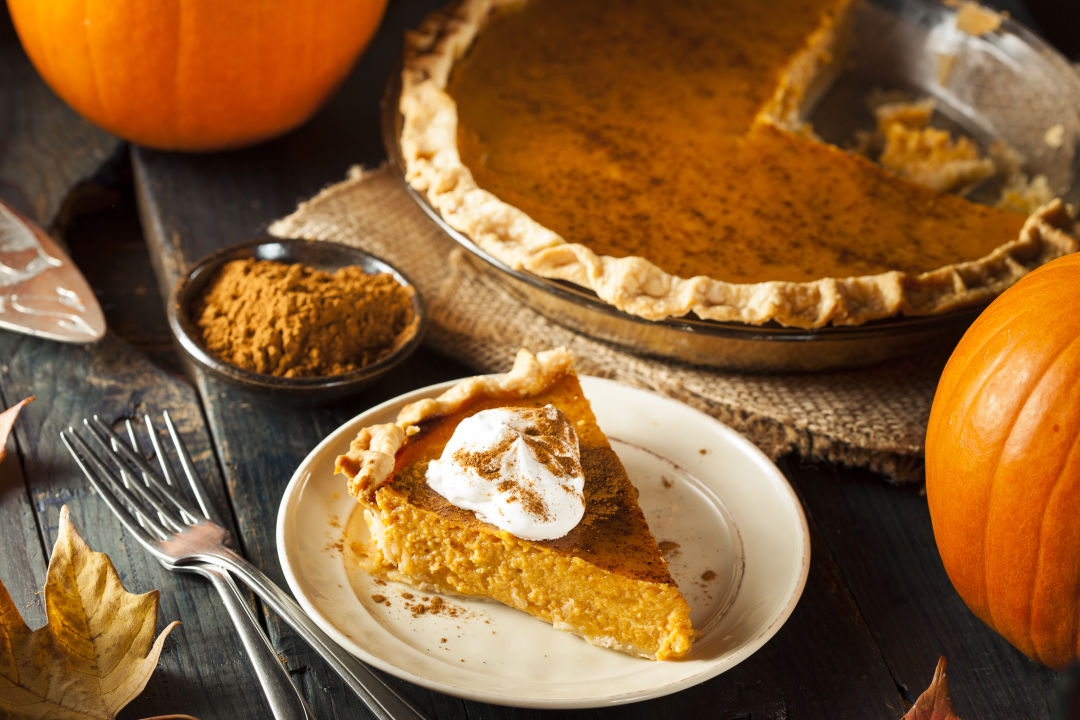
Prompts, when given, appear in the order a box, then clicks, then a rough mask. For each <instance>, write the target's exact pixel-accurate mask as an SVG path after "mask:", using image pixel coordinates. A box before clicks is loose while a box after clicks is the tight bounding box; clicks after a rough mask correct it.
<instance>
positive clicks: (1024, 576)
mask: <svg viewBox="0 0 1080 720" xmlns="http://www.w3.org/2000/svg"><path fill="white" fill-rule="evenodd" d="M926 497H927V501H928V504H929V508H930V519H931V521H932V523H933V527H934V539H935V541H936V542H937V546H938V550H939V552H940V554H941V560H942V562H943V563H944V565H945V571H946V572H947V573H948V575H949V579H950V580H951V581H952V583H953V586H954V587H955V588H956V590H957V592H958V593H959V594H960V597H961V598H963V600H964V602H965V603H967V605H968V607H969V608H971V610H972V611H973V612H974V613H975V614H976V615H977V616H978V617H979V618H980V619H982V620H983V622H985V623H986V624H987V625H989V626H990V627H991V628H993V629H994V630H995V631H997V632H998V633H999V634H1001V635H1002V636H1003V637H1004V638H1005V639H1006V640H1008V641H1009V642H1010V643H1012V644H1013V645H1015V646H1016V647H1017V648H1019V649H1020V650H1021V651H1022V652H1023V653H1024V654H1026V655H1028V656H1029V657H1031V658H1032V659H1034V660H1037V661H1039V662H1041V663H1043V664H1045V665H1048V666H1050V667H1053V668H1062V667H1065V666H1066V665H1069V664H1071V663H1073V662H1075V661H1076V660H1077V659H1080V254H1072V255H1067V256H1065V257H1062V258H1059V259H1057V260H1055V261H1053V262H1050V263H1048V264H1046V265H1044V266H1042V267H1041V268H1039V269H1037V270H1035V271H1033V272H1032V273H1030V274H1028V275H1027V276H1025V277H1024V278H1022V279H1021V280H1020V281H1019V282H1018V283H1016V285H1014V286H1013V287H1011V288H1010V289H1008V290H1006V291H1005V292H1004V293H1002V295H1000V296H999V297H998V298H997V299H996V300H995V301H994V302H993V303H991V304H990V306H989V307H988V308H987V309H986V310H985V311H984V312H983V313H982V314H981V315H980V316H979V317H978V318H977V319H976V321H975V322H974V323H973V324H972V326H971V327H970V328H969V329H968V331H967V333H966V334H965V335H964V337H963V338H962V339H961V341H960V343H959V344H958V345H957V347H956V350H955V351H954V352H953V354H952V356H951V357H950V358H949V362H948V364H947V365H946V367H945V370H944V372H943V374H942V376H941V380H940V382H939V384H938V387H937V393H936V394H935V396H934V402H933V406H932V408H931V411H930V422H929V426H928V428H927V433H926Z"/></svg>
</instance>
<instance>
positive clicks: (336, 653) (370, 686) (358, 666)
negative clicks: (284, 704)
mask: <svg viewBox="0 0 1080 720" xmlns="http://www.w3.org/2000/svg"><path fill="white" fill-rule="evenodd" d="M196 557H197V558H198V559H199V560H200V561H205V562H209V563H212V564H216V565H218V566H220V567H222V568H224V569H226V570H229V571H230V572H231V573H232V574H233V575H234V576H235V577H236V579H237V580H239V581H240V582H242V583H244V584H245V585H247V586H248V587H249V588H251V590H253V591H254V592H255V594H256V595H258V596H259V598H261V599H262V601H263V602H265V603H266V604H267V605H268V606H269V607H270V609H271V610H273V611H274V612H276V613H277V614H278V615H280V616H281V617H282V619H284V620H285V622H286V623H287V624H288V625H289V627H291V628H292V629H293V630H295V631H296V633H297V634H299V635H300V636H301V637H302V638H304V640H306V641H307V642H308V644H310V645H311V646H312V647H313V648H314V649H315V650H316V652H318V653H319V655H321V656H322V657H323V659H325V660H326V662H327V663H329V665H330V667H332V668H333V669H334V671H335V672H336V673H337V674H338V675H340V676H341V679H342V680H344V681H345V683H346V684H347V685H348V686H349V687H350V688H352V690H353V692H355V693H356V694H357V695H358V696H359V697H360V699H361V700H362V701H363V702H364V704H365V705H366V706H367V708H368V710H370V711H371V713H372V715H374V716H375V717H376V718H378V720H427V718H426V716H425V715H424V714H423V713H421V712H420V711H419V710H417V709H416V708H415V707H413V705H412V704H411V703H409V701H408V700H406V699H405V698H403V697H401V696H400V695H398V693H397V691H396V690H394V689H393V688H392V687H390V686H389V685H387V684H386V681H385V680H383V679H382V678H381V677H379V676H378V675H376V674H375V673H374V672H372V671H371V670H370V669H369V668H368V667H367V666H365V665H364V664H363V663H361V662H360V661H359V660H357V659H356V658H354V657H353V656H352V655H349V654H348V653H347V652H346V651H345V650H344V649H343V648H342V647H341V646H340V645H338V644H337V643H336V642H335V641H334V640H333V639H332V638H331V637H330V636H329V635H327V634H326V633H325V632H323V630H322V629H321V628H320V627H319V626H318V625H316V624H315V623H314V622H313V621H312V620H311V618H309V617H308V614H307V613H306V612H304V609H303V608H301V607H300V606H299V605H298V604H297V603H296V601H295V600H293V599H292V598H291V597H290V596H289V595H288V594H287V593H286V592H285V591H284V590H282V589H281V588H280V587H278V586H277V585H276V584H275V583H274V581H273V580H271V579H270V578H268V577H267V576H266V575H265V574H264V573H263V572H262V571H261V570H259V569H258V568H257V567H255V566H254V565H252V564H251V563H250V562H248V561H247V560H245V559H244V558H243V557H241V556H239V555H237V554H235V553H233V552H231V551H229V550H227V549H226V550H225V551H223V552H215V553H213V554H212V555H211V554H201V555H197V556H196Z"/></svg>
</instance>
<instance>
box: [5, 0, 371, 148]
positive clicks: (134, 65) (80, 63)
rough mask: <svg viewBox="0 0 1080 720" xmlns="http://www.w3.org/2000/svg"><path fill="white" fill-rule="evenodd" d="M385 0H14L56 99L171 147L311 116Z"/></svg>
mask: <svg viewBox="0 0 1080 720" xmlns="http://www.w3.org/2000/svg"><path fill="white" fill-rule="evenodd" d="M385 6H386V0H260V2H248V1H247V0H150V1H147V0H105V2H95V3H87V2H85V1H84V0H78V1H76V0H48V1H47V2H43V1H42V0H8V9H9V10H10V13H11V18H12V20H13V21H14V24H15V29H16V30H17V31H18V34H19V38H20V40H21V41H22V44H23V48H25V50H26V54H27V55H28V56H29V57H30V60H31V61H32V62H33V63H34V66H35V67H36V68H37V70H38V72H39V73H41V76H42V77H43V78H45V81H46V82H48V84H49V85H50V86H51V87H52V89H53V90H54V91H56V93H57V94H58V95H59V96H60V97H61V98H63V99H64V100H65V101H66V102H67V103H68V104H69V105H71V106H72V107H73V108H75V109H76V110H78V111H79V112H80V113H81V114H82V115H83V116H85V117H86V118H88V119H89V120H91V121H92V122H94V123H96V124H97V125H100V126H101V127H103V128H105V129H106V130H109V131H110V132H112V133H115V134H116V135H119V136H121V137H123V138H126V139H128V140H130V141H132V142H135V143H139V144H141V145H146V146H149V147H154V148H160V149H169V150H218V149H223V148H232V147H238V146H241V145H247V144H250V143H254V142H258V141H260V140H265V139H267V138H270V137H273V136H275V135H278V134H280V133H283V132H285V131H287V130H289V129H291V128H293V127H296V126H297V125H299V124H300V123H302V122H304V121H305V120H307V119H308V118H309V117H310V116H311V115H312V114H314V112H315V111H316V110H317V109H318V108H319V106H320V105H321V104H322V103H323V101H324V100H326V98H327V97H329V95H330V93H331V92H333V91H334V90H335V89H336V88H337V86H338V85H339V84H340V83H341V81H342V80H343V79H344V78H345V76H346V74H347V73H348V72H349V70H350V68H351V67H352V65H353V63H354V62H355V60H356V58H357V57H358V56H359V54H360V52H361V51H362V50H363V49H364V46H365V45H366V44H367V42H368V41H369V40H370V39H371V36H372V35H373V34H374V32H375V29H376V27H377V26H378V24H379V20H380V18H381V17H382V12H383V9H384V8H385Z"/></svg>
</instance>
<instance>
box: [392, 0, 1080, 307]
mask: <svg viewBox="0 0 1080 720" xmlns="http://www.w3.org/2000/svg"><path fill="white" fill-rule="evenodd" d="M855 8H856V6H855V2H854V0H776V2H770V3H761V2H757V1H756V0H730V1H729V2H723V3H709V2H700V3H699V2H688V3H656V2H651V1H649V0H589V1H588V2H582V0H529V1H528V2H521V0H514V1H507V0H464V1H463V2H460V3H459V4H457V5H455V6H453V7H452V8H450V9H448V10H445V11H443V12H439V13H435V14H433V15H431V16H429V17H428V18H427V19H426V20H425V22H424V23H423V25H422V26H421V27H420V28H419V29H418V30H416V31H414V32H411V33H409V34H408V35H407V38H406V51H405V61H404V67H403V71H402V93H401V98H400V111H401V115H402V131H401V139H400V144H401V151H402V155H403V158H404V161H405V175H406V180H407V181H408V182H409V183H410V184H411V185H412V186H413V187H414V188H415V189H416V190H418V191H419V192H421V193H422V194H423V195H424V196H425V197H426V198H427V201H428V202H429V203H430V204H431V205H432V206H433V207H434V208H435V209H436V210H437V211H438V212H439V213H440V214H441V216H442V217H443V218H444V219H445V221H446V222H447V223H448V224H449V225H450V226H452V227H454V228H455V229H456V230H458V231H460V232H462V233H463V234H465V235H467V236H468V237H470V238H471V239H472V240H473V241H474V242H475V243H476V244H477V245H478V246H479V247H481V248H482V249H483V250H484V251H485V252H488V253H490V254H491V255H492V256H494V257H496V258H498V259H499V260H501V261H502V262H504V263H506V264H507V265H509V266H510V267H512V268H514V269H517V270H524V271H528V272H531V273H534V274H536V275H539V276H542V277H545V278H550V279H554V280H563V281H568V282H571V283H575V284H577V285H580V286H582V287H585V288H587V289H590V290H592V291H593V292H595V293H596V295H597V296H598V297H599V298H600V299H601V300H603V301H605V302H607V303H609V304H611V305H613V306H615V307H616V308H618V309H620V310H623V311H625V312H628V313H631V314H634V315H637V316H640V317H643V318H647V319H651V320H659V319H663V318H669V317H681V316H684V315H688V314H693V315H696V316H698V317H700V318H703V319H708V320H719V321H736V322H742V323H751V324H761V323H765V322H770V321H774V322H777V323H780V324H783V325H788V326H795V327H804V328H815V327H821V326H824V325H830V324H831V325H857V324H861V323H865V322H868V321H870V320H875V319H880V318H887V317H891V316H895V315H898V314H903V315H926V314H934V313H942V312H945V311H948V310H951V309H954V308H959V307H963V306H968V305H973V304H976V303H980V302H985V301H987V300H989V299H990V298H992V297H993V296H995V295H997V294H998V293H1000V292H1001V291H1002V290H1004V289H1005V288H1006V287H1008V286H1009V285H1011V284H1012V283H1013V282H1015V281H1016V280H1017V279H1018V278H1019V277H1020V276H1022V275H1023V274H1024V273H1026V272H1027V271H1029V270H1030V269H1032V268H1034V267H1036V266H1038V265H1041V264H1043V263H1045V262H1047V261H1048V260H1051V259H1053V258H1055V257H1058V256H1060V255H1063V254H1066V253H1069V252H1073V251H1075V250H1076V249H1077V247H1078V245H1077V240H1076V237H1075V227H1074V225H1075V221H1074V217H1073V215H1072V212H1071V210H1070V209H1069V208H1067V207H1066V206H1065V205H1064V204H1063V203H1062V202H1061V201H1060V200H1052V201H1050V202H1048V203H1045V204H1044V205H1042V206H1041V207H1039V208H1037V209H1036V210H1035V211H1034V212H1032V213H1030V214H1027V213H1021V212H1016V211H1013V210H1008V209H1002V208H995V207H989V206H984V205H979V204H976V203H973V202H970V201H968V200H966V199H964V198H963V197H960V196H958V195H954V194H950V193H947V192H942V191H941V189H940V188H942V187H953V186H955V185H957V184H960V183H961V181H963V180H964V179H968V178H976V177H978V173H980V172H983V171H984V170H985V163H981V162H980V161H979V160H978V158H975V159H973V160H970V161H969V159H968V158H967V157H966V156H964V154H963V153H964V151H966V148H964V147H963V146H962V145H959V146H957V147H956V148H954V147H952V146H950V145H949V144H948V143H947V142H946V141H943V140H942V139H940V138H938V137H935V136H933V135H931V134H929V133H923V134H921V135H920V134H919V133H917V132H916V133H908V134H907V135H905V136H904V137H902V138H899V139H900V140H903V141H904V142H906V143H907V144H906V145H905V146H904V147H905V148H906V151H914V150H919V149H920V144H922V145H925V146H926V147H927V148H929V149H928V150H926V149H924V151H925V152H937V153H938V157H940V159H941V164H940V167H936V166H935V165H934V156H933V155H931V156H930V161H929V163H928V162H924V160H925V158H922V157H918V158H915V161H914V162H916V163H917V169H918V173H917V174H916V177H917V179H919V180H920V182H915V181H914V180H912V179H908V178H907V177H903V176H902V175H901V174H898V172H894V171H893V170H889V169H886V168H885V167H882V166H881V165H878V164H877V163H874V162H873V161H871V160H869V159H868V158H866V157H863V156H861V155H857V154H855V153H851V152H847V151H845V150H842V149H840V148H838V147H835V146H832V145H828V144H825V143H823V142H821V141H819V140H818V139H816V138H815V137H814V134H813V132H812V129H811V128H809V127H808V126H807V125H806V123H805V121H804V117H805V112H806V110H807V109H808V108H810V107H812V106H813V104H814V102H815V101H816V100H817V99H818V97H819V96H820V94H821V93H822V92H823V90H824V89H825V88H827V87H828V86H829V84H830V82H831V81H832V80H833V79H834V77H835V75H836V73H837V72H838V68H839V67H840V65H841V64H842V63H843V61H844V58H845V57H846V56H847V43H848V38H849V35H850V24H851V19H852V15H853V13H854V12H855ZM896 139H897V138H894V140H896ZM935 143H936V144H935ZM958 148H959V149H958ZM890 159H892V160H896V158H893V156H892V155H890ZM897 162H900V163H902V164H903V165H904V166H905V167H910V166H911V165H912V161H911V159H910V158H907V157H900V158H899V160H898V161H897ZM894 164H896V163H894ZM958 168H959V169H958ZM894 169H895V168H894ZM958 172H959V173H960V174H959V175H957V173H958ZM935 188H939V189H935Z"/></svg>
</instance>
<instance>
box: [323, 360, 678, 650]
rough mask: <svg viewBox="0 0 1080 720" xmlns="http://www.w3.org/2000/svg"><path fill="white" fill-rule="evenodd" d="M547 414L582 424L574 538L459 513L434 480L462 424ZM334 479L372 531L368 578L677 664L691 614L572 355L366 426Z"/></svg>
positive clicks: (491, 378)
mask: <svg viewBox="0 0 1080 720" xmlns="http://www.w3.org/2000/svg"><path fill="white" fill-rule="evenodd" d="M549 403H550V404H552V405H554V406H555V407H557V408H559V409H560V410H561V411H563V413H565V415H566V418H567V419H568V420H569V421H570V422H571V423H572V424H573V425H574V427H575V430H576V433H577V437H578V444H579V448H580V452H581V466H582V469H583V471H584V475H585V483H584V491H583V497H584V504H585V510H584V515H583V517H582V519H581V521H580V522H579V523H578V524H577V526H575V527H574V528H573V529H571V530H570V531H569V532H568V533H567V534H566V535H564V536H562V537H559V538H554V539H551V540H537V541H530V540H525V539H523V538H519V537H517V536H515V535H513V534H511V533H509V532H507V531H505V530H501V529H499V528H497V527H495V526H494V525H490V524H488V523H486V522H484V521H482V520H481V519H480V518H479V517H477V516H476V515H475V514H474V513H473V512H471V511H469V510H464V509H462V508H459V507H456V506H454V505H452V504H451V503H449V502H448V501H447V500H446V499H445V498H443V497H442V496H441V495H439V494H438V493H437V492H435V491H434V490H432V489H431V488H430V487H429V486H428V485H427V482H426V470H427V467H428V463H429V462H431V461H432V460H434V459H436V458H438V457H439V456H440V455H441V453H442V452H443V448H444V447H445V445H446V442H447V441H448V440H449V438H450V436H451V435H452V434H453V432H454V430H455V429H456V427H457V424H458V423H459V422H461V421H462V420H463V419H465V418H466V417H468V416H470V415H471V414H473V413H474V412H477V411H479V410H481V409H488V408H492V407H537V408H538V407H543V406H544V405H547V404H549ZM337 471H338V472H340V473H342V474H344V475H345V476H346V477H347V478H348V488H349V492H350V494H352V495H353V496H354V497H356V499H357V501H358V502H359V503H360V507H361V508H362V511H363V513H364V515H363V519H364V522H365V524H366V525H367V528H368V530H369V534H370V540H369V541H368V542H367V543H366V545H365V546H364V547H359V546H356V547H355V548H354V549H356V550H357V552H358V553H359V555H360V556H361V558H362V562H363V565H364V567H365V569H366V570H368V571H369V572H371V573H373V574H376V575H383V576H385V577H388V578H390V579H392V580H396V581H400V582H404V583H406V584H409V585H413V586H415V587H419V588H422V589H425V590H434V591H436V592H444V593H453V594H459V595H466V596H477V597H483V598H489V599H494V600H497V601H499V602H502V603H503V604H506V605H509V606H510V607H514V608H517V609H518V610H522V611H524V612H527V613H529V614H530V615H533V616H535V617H538V618H540V619H542V620H546V621H547V622H549V623H551V624H552V625H553V626H554V627H555V628H557V629H560V630H565V631H568V632H572V633H574V634H577V635H580V636H581V637H583V638H584V639H585V640H587V641H589V642H590V643H592V644H595V645H600V646H603V647H608V648H612V649H615V650H619V651H622V652H626V653H629V654H633V655H640V656H643V657H647V658H650V659H657V660H668V659H674V658H678V657H681V656H682V655H684V654H685V653H686V652H687V651H688V650H689V649H690V645H691V642H692V639H693V629H692V626H691V622H690V616H689V608H688V606H687V604H686V600H685V599H684V598H683V596H682V594H681V593H680V592H679V589H678V586H677V585H676V583H675V581H674V580H673V579H672V577H671V574H670V572H669V571H668V568H667V563H666V562H665V560H664V558H663V555H662V554H661V552H660V549H659V546H658V544H657V542H656V540H655V539H654V538H653V536H652V534H651V532H650V531H649V529H648V525H647V522H646V520H645V517H644V515H643V513H642V511H641V509H640V507H639V505H638V502H637V497H638V495H637V490H636V488H634V486H633V484H632V483H631V482H630V479H629V477H628V476H627V474H626V470H625V469H624V468H623V466H622V463H621V462H620V461H619V459H618V457H617V456H616V455H615V452H614V451H613V450H612V448H611V446H610V444H609V442H608V440H607V438H606V437H605V436H604V434H603V432H602V431H601V430H600V428H599V427H598V426H597V425H596V421H595V417H594V416H593V414H592V411H591V409H590V406H589V404H588V400H587V399H586V398H585V396H584V394H583V393H582V392H581V386H580V384H579V382H578V379H577V375H576V374H575V373H574V370H573V367H572V361H571V356H570V354H569V352H567V351H566V350H564V349H561V348H560V349H555V350H549V351H547V352H542V353H539V354H537V355H533V354H532V353H530V352H528V351H525V350H522V351H521V352H519V353H518V356H517V359H516V361H515V363H514V366H513V369H512V370H511V371H510V372H509V373H506V374H503V375H485V376H478V377H474V378H469V379H467V380H463V381H461V382H460V383H458V384H456V385H454V386H453V387H452V388H451V389H449V390H447V391H446V392H444V393H443V394H442V395H440V396H438V397H436V398H429V399H424V400H420V401H418V402H415V403H412V404H410V405H407V406H405V407H404V408H403V409H402V410H401V411H400V413H399V414H398V417H397V420H396V422H394V423H386V424H382V425H375V426H372V427H369V428H364V429H362V430H361V431H360V432H359V433H358V435H357V437H356V438H355V440H353V442H352V444H351V446H350V448H349V451H348V453H346V454H345V455H341V456H339V457H338V462H337Z"/></svg>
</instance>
